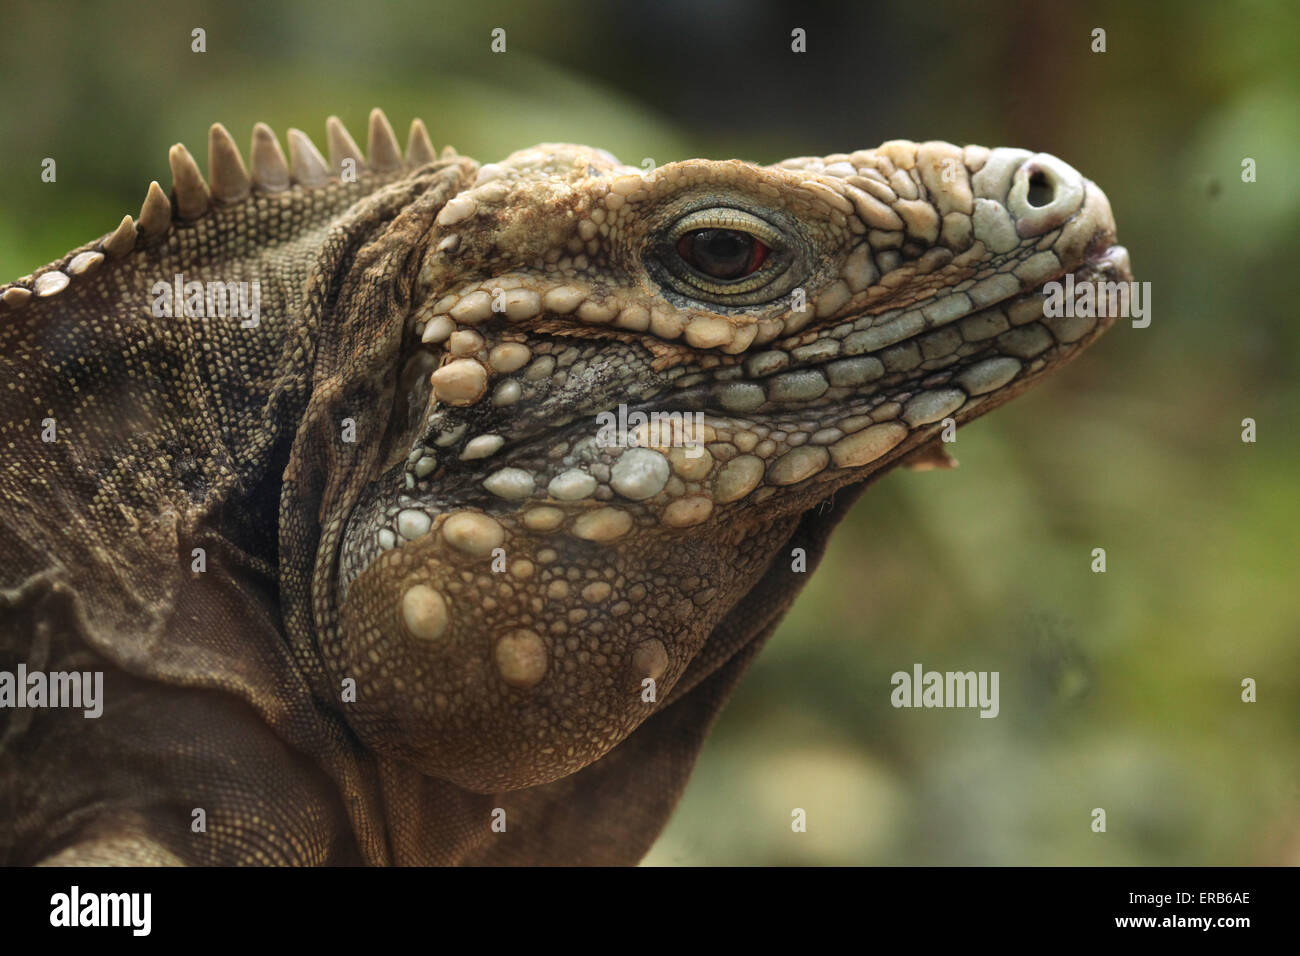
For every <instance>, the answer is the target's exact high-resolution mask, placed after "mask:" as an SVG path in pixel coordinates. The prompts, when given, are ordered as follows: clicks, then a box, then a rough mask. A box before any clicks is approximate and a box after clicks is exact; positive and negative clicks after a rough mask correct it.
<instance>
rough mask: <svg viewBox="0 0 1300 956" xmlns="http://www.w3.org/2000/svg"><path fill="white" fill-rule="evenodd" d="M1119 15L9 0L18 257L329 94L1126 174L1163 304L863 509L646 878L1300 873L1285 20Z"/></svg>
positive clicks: (74, 232) (720, 139) (736, 711)
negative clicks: (1033, 156)
mask: <svg viewBox="0 0 1300 956" xmlns="http://www.w3.org/2000/svg"><path fill="white" fill-rule="evenodd" d="M1132 7H1133V5H1131V4H1127V3H1096V4H1089V5H1087V6H1086V9H1085V8H1083V7H1082V6H1067V5H1064V4H1046V5H1043V6H1033V5H1024V4H1019V3H1010V2H985V3H980V4H969V3H960V2H943V0H938V2H928V3H925V4H899V3H895V4H888V5H883V6H881V7H879V8H873V7H870V6H868V5H865V4H859V3H854V4H852V5H843V6H839V5H837V6H829V5H823V4H816V3H811V4H803V5H800V7H799V8H798V10H797V12H790V11H786V10H784V9H783V8H782V7H781V6H779V5H776V4H772V3H766V2H740V0H734V2H721V3H704V2H693V0H692V2H688V0H660V2H654V3H645V4H634V3H617V2H615V3H602V4H597V3H585V2H579V0H567V2H566V0H557V2H553V3H545V4H536V5H529V6H516V5H515V4H505V3H497V2H493V0H477V2H474V3H468V2H459V0H458V2H455V3H449V4H443V3H437V4H434V3H429V4H421V3H414V2H368V3H345V2H339V0H312V2H297V3H267V2H258V0H251V2H250V0H238V2H223V3H199V2H185V0H180V2H175V0H173V2H167V3H156V4H122V3H113V2H97V3H89V2H87V3H45V4H39V5H35V4H27V3H22V4H18V3H11V2H5V3H0V19H2V20H3V22H4V24H5V34H6V37H7V43H6V44H5V47H6V49H5V54H4V56H3V58H0V95H2V96H0V99H2V102H3V107H2V108H0V136H2V138H3V142H4V144H5V145H4V149H3V152H2V153H0V275H3V276H4V277H6V278H9V277H16V276H18V275H22V274H25V273H27V272H30V271H31V270H32V269H33V268H35V267H37V266H39V265H41V264H43V263H45V262H47V261H49V260H51V259H53V258H55V257H56V256H59V255H61V254H62V253H63V252H65V251H66V250H67V249H70V248H72V247H74V246H76V245H79V244H81V243H82V242H84V241H86V240H89V239H91V238H93V237H94V236H97V235H99V234H101V233H103V232H105V231H106V230H108V229H110V228H111V227H112V226H114V225H116V223H117V221H118V219H120V217H121V216H122V214H123V213H125V212H132V213H134V212H135V211H136V210H137V209H138V208H139V202H140V200H141V199H142V198H143V195H144V187H145V186H146V184H147V183H148V181H149V180H150V179H153V178H156V179H159V180H160V181H162V182H163V183H164V184H166V183H167V182H168V175H167V162H166V153H167V147H168V146H169V145H170V144H171V143H173V142H176V141H178V140H180V141H184V142H186V143H187V144H189V145H190V147H191V148H192V149H193V151H194V152H195V153H196V154H197V155H199V156H200V158H201V159H202V157H203V155H204V153H205V151H206V146H205V139H206V130H207V126H208V124H209V123H211V122H212V121H214V120H220V121H221V122H223V123H225V124H226V126H227V127H228V128H230V129H231V130H232V131H238V132H237V137H238V138H239V139H240V140H241V141H246V137H247V135H248V130H249V129H250V128H251V125H252V123H253V122H254V121H255V120H266V121H267V122H269V123H271V125H272V126H273V127H274V128H276V129H277V131H279V132H280V133H281V135H282V136H283V132H284V130H285V129H286V128H287V127H288V126H291V125H292V126H300V127H302V128H304V129H306V130H307V131H308V132H310V133H312V134H313V135H314V136H315V137H316V138H317V141H318V143H323V138H324V137H323V123H324V118H325V116H326V115H327V114H329V113H338V114H339V115H340V116H341V117H342V118H343V119H344V121H345V122H347V123H348V125H349V126H350V127H351V128H352V129H353V132H354V134H356V135H357V136H358V137H359V138H362V139H364V129H365V118H366V114H367V112H368V110H369V108H370V107H371V106H374V105H380V106H383V107H384V108H385V109H386V110H387V111H388V114H389V116H390V117H391V118H392V120H393V123H394V125H395V126H396V127H397V128H398V129H399V131H404V130H405V127H406V124H407V123H408V122H409V120H410V118H411V117H412V116H415V115H419V116H422V117H423V118H424V119H425V121H426V122H427V124H428V126H429V129H430V132H431V133H432V135H433V138H434V140H435V143H436V144H437V145H438V146H439V147H441V146H442V145H444V144H446V143H452V144H454V145H455V146H456V147H457V148H458V149H460V150H461V151H462V152H464V153H467V154H469V155H472V156H474V157H476V158H478V159H479V160H481V161H484V162H487V161H491V160H494V159H499V158H501V157H502V156H503V155H504V154H506V153H508V152H510V151H513V150H515V149H517V148H520V147H523V146H527V145H531V144H533V143H534V142H538V141H547V140H549V141H557V140H559V141H574V142H584V143H588V144H589V145H594V146H603V147H605V148H607V149H610V150H611V151H613V152H614V153H615V154H616V155H618V156H619V157H620V158H621V159H623V160H624V161H625V162H629V163H634V164H639V163H640V162H641V161H642V159H643V158H645V157H650V158H652V159H653V160H654V161H655V162H657V163H662V162H666V161H669V160H674V159H681V158H686V157H691V156H697V155H698V156H706V157H713V158H725V157H729V156H740V157H743V158H746V159H752V160H756V161H760V162H772V161H775V160H778V159H781V158H784V157H786V156H793V155H807V154H825V153H830V152H839V151H849V150H852V149H855V148H859V147H864V146H873V145H876V144H877V143H879V142H881V141H883V140H886V139H893V138H910V139H917V140H921V139H930V138H939V139H947V140H952V141H955V142H958V143H965V142H974V143H982V144H985V145H1014V146H1024V147H1028V148H1031V149H1037V150H1045V151H1048V152H1052V153H1055V154H1056V155H1058V156H1060V157H1062V158H1063V159H1065V160H1066V161H1067V162H1069V163H1071V164H1072V165H1074V166H1075V167H1077V168H1078V169H1080V170H1081V171H1083V172H1084V173H1085V175H1087V176H1089V177H1090V178H1092V179H1094V180H1096V181H1097V182H1098V183H1099V184H1101V186H1102V187H1103V188H1104V189H1105V190H1106V192H1107V193H1108V195H1109V196H1110V199H1111V204H1112V206H1113V208H1114V210H1115V215H1116V219H1117V221H1118V223H1119V233H1120V239H1121V241H1123V242H1124V244H1125V245H1127V246H1128V248H1129V250H1130V252H1131V254H1132V261H1133V266H1134V270H1135V273H1136V276H1137V278H1139V279H1141V280H1146V281H1149V282H1150V283H1151V289H1152V297H1153V311H1152V316H1153V321H1152V324H1151V326H1150V328H1148V329H1145V330H1135V329H1132V328H1131V327H1129V325H1128V323H1126V322H1121V323H1119V324H1118V325H1117V326H1116V328H1115V329H1114V330H1113V331H1112V332H1110V334H1109V335H1107V336H1106V337H1105V338H1104V339H1103V340H1102V341H1101V342H1099V343H1098V344H1097V345H1096V346H1095V347H1094V348H1093V349H1091V350H1090V351H1089V352H1087V353H1086V354H1085V355H1084V356H1083V357H1082V358H1080V359H1079V360H1078V361H1077V362H1076V363H1075V364H1073V365H1072V366H1070V368H1069V369H1067V370H1066V371H1065V372H1063V373H1062V374H1059V375H1057V376H1056V377H1055V378H1053V379H1051V380H1050V381H1049V382H1047V383H1045V384H1044V385H1043V386H1041V387H1040V388H1038V389H1036V390H1035V391H1033V392H1031V393H1029V394H1028V395H1026V396H1025V397H1023V398H1021V399H1018V400H1017V401H1015V402H1014V403H1012V404H1011V405H1010V406H1008V407H1006V408H1005V409H1003V410H1000V411H999V412H998V413H997V414H995V415H992V416H990V417H989V418H987V419H981V420H980V421H979V422H978V423H976V424H975V425H973V426H972V427H970V428H968V429H966V430H964V431H963V432H962V433H961V435H960V437H959V441H958V443H957V445H956V446H955V454H956V456H957V457H958V458H959V459H960V461H961V468H960V469H959V470H957V471H955V472H926V473H919V472H898V473H895V474H893V475H891V476H890V477H888V478H887V479H885V480H884V481H883V482H881V483H880V484H879V485H877V486H876V487H874V488H873V489H871V490H870V491H869V492H868V493H867V495H866V496H865V497H864V498H863V499H862V501H861V503H860V504H859V505H858V507H857V508H856V509H855V511H854V512H853V514H852V516H851V518H850V519H849V521H848V522H847V524H846V525H845V526H843V527H842V528H841V529H840V530H839V532H838V534H837V535H836V536H835V537H834V539H833V545H832V547H831V549H830V553H829V554H828V556H827V558H826V560H825V562H824V564H823V566H822V568H821V569H820V570H819V571H818V572H817V573H816V574H815V575H814V576H813V577H812V579H811V581H810V583H809V585H808V587H807V589H806V590H805V591H804V593H803V595H802V597H801V598H800V599H799V602H798V603H797V605H796V606H795V609H794V611H793V612H792V613H791V615H790V616H789V618H788V619H787V620H786V621H785V623H784V625H783V626H782V627H781V629H780V630H779V631H778V633H777V634H776V635H775V637H774V638H773V639H772V641H771V642H770V644H769V646H768V648H767V649H766V651H765V652H764V653H763V654H762V655H761V656H760V657H759V659H758V662H757V663H756V664H755V665H754V667H753V668H752V670H751V671H750V673H749V674H748V676H747V677H746V679H745V680H744V681H743V682H742V684H741V686H740V689H739V691H738V693H737V694H736V695H735V698H734V699H733V701H732V702H731V704H730V705H729V706H728V708H727V709H726V710H725V711H724V713H723V715H722V717H721V719H720V721H719V723H718V725H717V728H716V732H715V733H714V734H713V736H712V737H711V739H710V740H709V742H708V744H707V745H706V747H705V748H704V751H703V753H702V755H701V758H700V761H699V764H698V768H697V772H696V775H695V777H694V778H693V780H692V783H691V785H690V787H689V789H688V791H687V794H686V797H685V799H684V801H683V803H682V806H681V808H680V810H679V812H678V814H677V815H676V817H675V818H674V819H673V820H672V822H671V823H670V825H669V827H668V829H667V831H666V832H665V834H664V836H663V837H662V839H661V840H660V842H659V844H658V845H657V846H656V848H655V849H654V850H653V851H652V853H651V855H650V857H649V858H648V861H647V862H649V863H652V864H666V865H673V864H701V863H745V864H767V863H837V864H844V863H866V862H870V863H897V864H910V863H921V864H949V863H961V864H983V863H992V864H1018V863H1025V864H1063V863H1083V864H1211V863H1213V864H1247V863H1288V864H1296V863H1300V775H1298V773H1297V759H1296V758H1297V754H1300V641H1297V634H1298V632H1300V573H1298V570H1300V560H1298V559H1297V545H1296V542H1297V539H1298V538H1300V505H1298V504H1297V493H1296V487H1297V481H1296V464H1297V454H1296V451H1295V449H1296V438H1297V435H1296V410H1297V397H1298V396H1297V374H1296V368H1297V361H1296V359H1297V331H1296V330H1297V323H1296V321H1295V319H1294V312H1295V301H1296V299H1295V294H1294V292H1293V288H1294V287H1293V284H1292V283H1293V282H1294V281H1295V280H1296V278H1297V276H1300V268H1297V265H1296V260H1297V257H1298V256H1300V243H1298V242H1297V241H1296V237H1297V234H1300V166H1298V165H1297V156H1298V155H1300V124H1298V123H1297V117H1300V108H1298V104H1300V96H1297V92H1298V87H1300V70H1297V68H1296V62H1297V59H1298V57H1297V54H1300V40H1298V39H1297V37H1298V36H1300V16H1298V15H1297V12H1296V11H1297V5H1295V4H1290V3H1279V4H1276V5H1275V4H1268V3H1251V2H1246V3H1236V4H1231V5H1227V4H1219V3H1214V4H1211V3H1188V2H1171V3H1157V4H1151V5H1143V7H1142V9H1133V8H1132ZM196 27H202V28H203V29H205V30H206V33H207V52H206V53H202V54H198V53H193V52H191V48H190V47H191V30H193V29H194V28H196ZM497 27H500V28H504V29H505V30H506V38H507V52H506V53H504V54H493V53H491V52H490V50H489V43H490V39H491V38H490V31H491V30H493V29H494V28H497ZM795 27H801V28H803V29H805V30H806V31H807V37H808V40H807V53H805V54H802V55H797V54H794V53H791V52H790V31H791V29H793V28H795ZM1097 27H1101V28H1103V29H1105V30H1106V42H1107V51H1106V52H1105V53H1093V52H1091V49H1090V47H1091V44H1092V37H1091V31H1092V30H1093V29H1094V28H1097ZM45 157H53V158H55V159H56V160H57V163H58V180H57V182H56V183H53V184H47V183H42V182H41V179H40V175H39V174H40V164H41V160H42V159H43V158H45ZM1245 157H1251V158H1253V159H1254V160H1255V161H1256V163H1257V167H1258V181H1257V182H1255V183H1250V184H1247V183H1243V182H1242V180H1241V163H1242V160H1243V158H1245ZM1247 417H1250V418H1254V419H1255V420H1256V421H1257V422H1258V423H1259V425H1258V427H1259V441H1258V443H1256V444H1244V443H1243V442H1242V441H1241V439H1240V432H1241V421H1242V419H1243V418H1247ZM1096 547H1103V548H1105V549H1106V551H1107V557H1108V567H1109V570H1108V571H1107V573H1105V574H1094V573H1092V572H1091V571H1090V570H1089V564H1090V560H1091V555H1090V553H1091V550H1092V549H1093V548H1096ZM916 662H920V663H922V664H924V665H925V667H926V668H927V669H937V670H967V669H974V670H997V671H999V672H1000V673H1001V694H1002V701H1001V715H1000V716H999V717H998V718H997V719H996V720H981V719H979V718H978V717H977V716H976V713H975V712H974V711H957V710H928V711H927V710H895V709H893V708H892V707H891V706H890V705H889V692H890V689H891V688H890V683H889V678H890V674H891V673H893V672H894V671H896V670H910V668H911V666H912V665H913V664H914V663H916ZM1244 677H1253V678H1255V679H1256V680H1257V681H1258V682H1259V692H1258V693H1259V701H1258V703H1254V704H1246V703H1242V702H1241V700H1240V694H1241V688H1240V685H1241V681H1242V678H1244ZM794 807H802V808H804V809H805V810H806V811H807V812H808V832H807V833H802V834H796V833H792V832H791V828H790V813H791V809H792V808H794ZM1094 807H1102V808H1105V809H1106V811H1107V814H1108V821H1107V822H1108V832H1107V833H1105V834H1096V833H1093V832H1091V830H1090V822H1091V817H1090V812H1091V810H1092V809H1093V808H1094Z"/></svg>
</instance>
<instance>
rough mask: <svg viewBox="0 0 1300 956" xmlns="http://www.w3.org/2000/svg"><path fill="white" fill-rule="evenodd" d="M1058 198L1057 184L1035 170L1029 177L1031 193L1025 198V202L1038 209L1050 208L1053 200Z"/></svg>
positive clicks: (1040, 171) (1041, 172)
mask: <svg viewBox="0 0 1300 956" xmlns="http://www.w3.org/2000/svg"><path fill="white" fill-rule="evenodd" d="M1055 198H1056V184H1055V183H1054V182H1053V181H1052V180H1051V179H1050V178H1049V177H1048V175H1047V174H1046V173H1045V172H1043V170H1041V169H1038V170H1035V171H1034V173H1033V174H1032V175H1031V176H1030V177H1029V193H1028V194H1027V195H1026V196H1025V201H1026V202H1028V203H1029V205H1031V206H1034V207H1036V208H1041V207H1043V206H1050V205H1051V204H1052V200H1053V199H1055Z"/></svg>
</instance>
